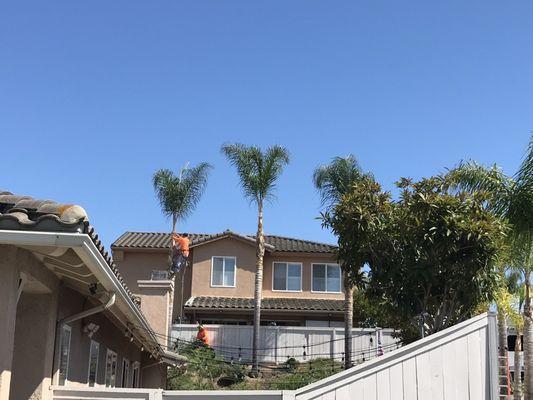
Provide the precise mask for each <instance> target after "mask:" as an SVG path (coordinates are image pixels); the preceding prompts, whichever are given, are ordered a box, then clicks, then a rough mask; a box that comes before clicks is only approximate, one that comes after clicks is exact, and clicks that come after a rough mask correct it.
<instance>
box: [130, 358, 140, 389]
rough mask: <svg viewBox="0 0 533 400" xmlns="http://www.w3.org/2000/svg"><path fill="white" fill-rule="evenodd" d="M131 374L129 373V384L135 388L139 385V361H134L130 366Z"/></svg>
mask: <svg viewBox="0 0 533 400" xmlns="http://www.w3.org/2000/svg"><path fill="white" fill-rule="evenodd" d="M131 372H132V375H131V386H132V387H134V388H136V387H139V362H138V361H135V362H134V363H133V368H132V371H131Z"/></svg>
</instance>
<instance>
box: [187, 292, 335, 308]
mask: <svg viewBox="0 0 533 400" xmlns="http://www.w3.org/2000/svg"><path fill="white" fill-rule="evenodd" d="M185 308H188V309H192V308H194V309H202V308H203V309H226V310H227V309H237V310H253V309H254V299H251V298H242V297H215V296H197V297H191V298H190V299H189V300H187V302H186V303H185ZM261 309H262V310H270V311H278V310H283V311H324V312H342V311H343V310H344V300H329V299H303V298H281V297H280V298H278V297H267V298H263V299H262V300H261Z"/></svg>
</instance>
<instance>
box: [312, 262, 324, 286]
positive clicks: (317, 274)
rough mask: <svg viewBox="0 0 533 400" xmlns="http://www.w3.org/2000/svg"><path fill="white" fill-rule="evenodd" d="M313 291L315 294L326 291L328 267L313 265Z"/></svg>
mask: <svg viewBox="0 0 533 400" xmlns="http://www.w3.org/2000/svg"><path fill="white" fill-rule="evenodd" d="M313 291H315V292H325V291H326V265H325V264H315V265H313Z"/></svg>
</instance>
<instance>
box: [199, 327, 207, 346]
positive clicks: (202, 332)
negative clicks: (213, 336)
mask: <svg viewBox="0 0 533 400" xmlns="http://www.w3.org/2000/svg"><path fill="white" fill-rule="evenodd" d="M196 340H198V341H200V342H202V343H203V344H205V345H206V346H209V336H208V335H207V329H205V328H204V326H203V325H202V324H200V323H198V333H197V334H196Z"/></svg>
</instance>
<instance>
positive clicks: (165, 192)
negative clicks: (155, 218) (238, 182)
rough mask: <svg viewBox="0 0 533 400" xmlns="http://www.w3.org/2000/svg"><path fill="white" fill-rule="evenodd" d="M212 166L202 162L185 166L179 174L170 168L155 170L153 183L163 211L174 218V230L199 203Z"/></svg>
mask: <svg viewBox="0 0 533 400" xmlns="http://www.w3.org/2000/svg"><path fill="white" fill-rule="evenodd" d="M211 168H212V166H211V165H210V164H208V163H205V162H204V163H200V164H198V165H197V166H196V167H192V168H189V167H187V166H185V167H184V168H182V169H181V171H180V173H179V175H178V176H176V175H175V174H174V172H172V171H171V170H169V169H160V170H158V171H156V172H155V174H154V176H153V178H152V183H153V186H154V190H155V193H156V196H157V199H158V200H159V204H160V206H161V211H162V212H163V214H164V215H166V216H167V217H170V218H172V230H173V231H174V230H175V228H176V222H177V221H179V220H182V219H185V218H187V217H188V216H189V215H190V214H191V213H192V212H193V210H194V209H195V208H196V206H197V205H198V202H199V201H200V198H201V197H202V194H203V193H204V191H205V188H206V185H207V177H208V175H209V170H210V169H211Z"/></svg>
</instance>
